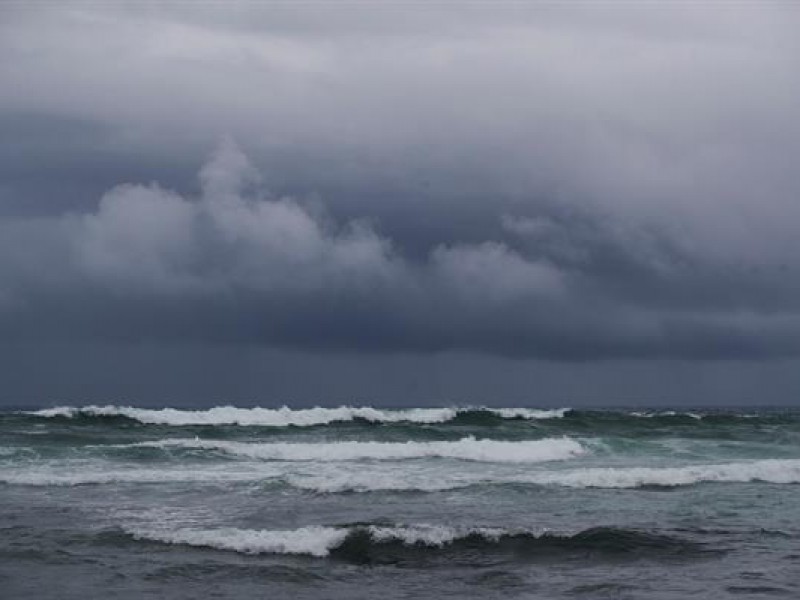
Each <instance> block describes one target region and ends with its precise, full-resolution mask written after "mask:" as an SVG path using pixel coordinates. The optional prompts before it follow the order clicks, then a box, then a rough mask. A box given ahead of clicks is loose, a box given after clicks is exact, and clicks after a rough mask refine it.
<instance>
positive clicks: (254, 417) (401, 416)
mask: <svg viewBox="0 0 800 600" xmlns="http://www.w3.org/2000/svg"><path fill="white" fill-rule="evenodd" d="M472 410H485V411H487V412H491V413H494V414H497V415H499V416H501V417H503V418H516V419H554V418H561V417H563V416H564V415H565V414H566V413H567V411H568V410H569V409H567V408H560V409H553V410H537V409H530V408H500V409H493V408H410V409H404V410H386V409H378V408H372V407H370V406H361V407H353V406H339V407H335V408H323V407H315V408H304V409H291V408H289V407H287V406H283V407H281V408H274V409H273V408H258V407H257V408H237V407H234V406H217V407H214V408H210V409H208V410H179V409H175V408H162V409H144V408H134V407H132V406H84V407H74V406H59V407H56V408H47V409H43V410H37V411H33V412H31V413H28V414H32V415H36V416H39V417H68V418H74V417H78V416H82V415H83V416H99V417H114V416H123V417H127V418H129V419H134V420H136V421H139V422H141V423H145V424H148V425H175V426H181V425H242V426H265V427H288V426H290V425H294V426H297V427H308V426H312V425H327V424H329V423H335V422H343V421H353V420H355V419H363V420H366V421H370V422H373V423H401V422H409V423H422V424H426V423H427V424H431V423H444V422H447V421H451V420H453V419H454V418H456V416H457V415H458V414H459V413H463V412H468V411H472Z"/></svg>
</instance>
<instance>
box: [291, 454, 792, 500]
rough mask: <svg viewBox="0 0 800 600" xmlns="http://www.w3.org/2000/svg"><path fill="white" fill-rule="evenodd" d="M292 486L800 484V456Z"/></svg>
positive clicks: (343, 475)
mask: <svg viewBox="0 0 800 600" xmlns="http://www.w3.org/2000/svg"><path fill="white" fill-rule="evenodd" d="M284 479H285V481H286V482H287V483H288V484H289V485H292V486H293V487H297V488H301V489H307V490H313V491H316V492H323V493H338V492H374V491H420V492H436V491H444V490H453V489H459V488H466V487H470V486H475V485H508V484H522V485H540V486H558V487H570V488H641V487H650V486H653V487H656V486H658V487H680V486H689V485H696V484H699V483H714V482H716V483H750V482H762V483H773V484H796V483H800V459H767V460H756V461H750V462H735V463H725V464H704V465H691V466H683V467H608V468H601V467H596V468H585V469H564V470H558V471H539V472H534V473H492V474H483V475H482V474H479V473H436V474H426V473H418V472H412V471H399V470H393V471H392V472H379V473H376V472H329V473H318V474H305V475H303V474H290V475H287V476H286V477H285V478H284Z"/></svg>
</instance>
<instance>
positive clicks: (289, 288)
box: [0, 140, 800, 360]
mask: <svg viewBox="0 0 800 600" xmlns="http://www.w3.org/2000/svg"><path fill="white" fill-rule="evenodd" d="M199 181H200V190H201V191H200V194H199V196H198V197H196V198H187V197H184V196H182V195H181V194H179V193H177V192H174V191H169V190H166V189H163V188H161V187H159V186H158V185H157V184H150V185H133V184H128V185H121V186H118V187H115V188H113V189H111V190H109V191H108V192H107V193H106V194H105V195H104V196H103V197H102V198H101V200H100V202H99V206H98V207H97V208H96V210H94V211H93V212H89V213H71V214H66V215H62V216H55V217H39V218H17V219H6V220H4V221H3V222H2V228H3V236H2V246H3V248H2V250H3V252H2V257H3V258H2V260H0V274H2V278H1V279H0V281H2V282H3V285H2V286H1V287H0V292H2V299H3V307H4V310H3V313H2V317H3V318H2V321H0V323H2V326H3V330H4V333H5V335H6V336H10V337H12V338H18V337H19V338H24V337H29V336H33V337H39V336H40V337H42V338H43V339H51V338H56V339H59V338H63V337H65V336H66V337H70V338H77V339H82V338H87V339H99V340H105V341H119V340H126V339H127V340H138V339H150V340H159V339H160V340H163V341H181V340H189V341H195V342H197V341H201V342H202V341H206V342H248V343H261V344H267V345H270V344H276V345H284V346H289V347H299V348H305V349H312V350H329V349H346V350H357V351H364V350H369V351H375V350H377V351H385V352H397V351H425V352H431V351H444V350H454V349H455V350H458V349H466V350H473V351H479V352H486V353H497V354H502V355H510V356H532V357H538V358H553V359H568V360H583V359H592V358H613V357H640V358H641V357H702V358H734V357H747V356H754V357H755V356H770V355H793V354H796V353H797V352H798V350H800V330H798V315H797V308H798V305H797V303H796V298H794V299H792V298H790V295H791V294H790V293H789V292H790V291H791V290H788V289H787V286H786V285H785V284H784V282H783V277H777V278H772V277H770V276H769V274H768V275H767V276H766V277H764V281H762V282H760V285H761V287H760V289H758V290H756V289H755V288H756V286H755V283H756V282H755V280H757V277H756V276H754V275H753V274H751V273H749V272H748V271H744V272H742V273H737V272H734V273H732V274H727V273H726V271H725V267H726V265H725V264H724V263H722V264H720V263H719V262H716V261H714V260H708V259H707V258H706V257H705V256H704V255H703V254H699V255H694V254H690V253H689V252H688V251H687V250H686V249H685V248H681V247H679V244H678V243H677V242H675V241H674V240H673V239H671V238H669V237H668V235H667V233H665V232H664V231H657V232H655V233H653V232H649V231H648V230H646V229H642V228H636V227H635V226H632V225H630V224H628V225H627V226H624V225H625V224H624V223H622V224H621V223H619V222H618V221H611V222H605V223H604V222H602V221H598V220H597V219H596V218H593V217H592V215H591V214H587V215H583V216H582V217H581V218H582V220H581V219H578V218H576V217H574V216H569V215H568V216H566V217H565V216H559V215H558V214H557V213H553V215H552V216H550V217H545V216H539V217H536V218H533V217H513V216H510V215H507V214H505V215H501V216H499V217H498V219H499V220H500V222H501V227H500V229H501V230H502V229H505V230H506V231H508V232H509V233H510V234H512V236H513V239H510V240H507V241H503V240H491V239H489V240H485V241H483V242H480V243H458V244H447V243H442V244H439V245H437V246H436V247H434V248H433V249H432V250H431V251H430V253H429V254H428V255H427V256H426V257H424V258H423V259H422V260H414V259H411V258H409V257H407V256H405V255H404V253H403V252H402V248H399V247H398V246H397V245H396V244H395V243H394V242H393V240H391V239H389V238H387V237H385V236H382V235H381V234H380V233H379V232H378V231H377V230H376V229H375V228H374V226H372V225H371V224H370V223H369V222H367V221H348V222H346V223H343V224H337V223H336V221H335V220H334V219H332V218H331V217H329V216H328V215H326V214H325V212H324V209H323V207H321V206H320V205H319V203H311V204H310V205H307V206H306V205H304V204H303V203H302V202H300V201H298V200H297V199H294V198H290V197H276V196H271V195H270V194H269V192H267V191H266V190H265V189H263V187H262V185H261V183H260V176H259V173H258V171H257V170H256V169H255V168H254V167H253V166H252V165H251V163H250V162H249V160H248V159H247V157H246V156H245V155H244V154H243V153H242V152H241V151H240V150H239V149H238V147H237V146H236V145H235V144H234V143H233V142H232V141H230V140H226V141H224V142H223V143H222V144H221V145H220V147H219V148H218V150H217V151H216V152H215V154H214V155H213V156H212V158H211V159H210V160H209V162H208V163H207V164H206V165H205V166H204V167H203V168H202V170H201V171H200V174H199ZM558 219H561V221H560V222H559V221H558ZM726 275H727V276H728V277H729V280H726V279H725V277H726ZM709 277H712V278H714V279H713V280H712V283H713V285H712V286H709V285H708V284H707V283H705V281H706V280H707V279H708V278H709ZM789 287H790V286H789ZM739 288H742V289H746V290H747V291H749V292H750V294H751V296H752V297H750V296H746V295H744V294H740V295H739V297H738V298H737V299H735V301H732V300H731V299H730V298H729V297H728V295H729V294H731V293H736V292H737V290H738V289H739ZM757 291H760V292H761V293H762V294H763V297H764V298H766V300H764V301H761V302H760V301H759V300H760V299H761V296H760V295H759V293H756V292H757ZM775 293H779V294H781V297H782V302H783V305H784V306H783V307H782V308H783V310H780V311H776V310H775V301H774V300H773V299H771V297H770V295H771V294H775Z"/></svg>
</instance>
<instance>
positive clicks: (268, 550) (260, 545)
mask: <svg viewBox="0 0 800 600" xmlns="http://www.w3.org/2000/svg"><path fill="white" fill-rule="evenodd" d="M359 529H360V530H363V531H365V532H366V533H368V534H369V535H370V536H371V537H372V539H373V540H375V541H376V542H390V541H398V542H401V543H403V544H407V545H414V544H423V545H426V546H434V547H442V546H445V545H447V544H451V543H453V542H454V541H456V540H458V539H461V538H464V537H466V536H468V535H480V536H482V537H484V538H486V539H487V540H497V539H499V538H500V537H502V536H503V535H508V534H514V533H522V532H521V531H508V530H504V529H499V528H489V527H472V528H454V527H445V526H439V525H415V526H411V527H379V526H374V525H370V526H366V527H358V528H356V527H349V528H348V527H320V526H311V527H301V528H300V529H290V530H257V529H238V528H232V527H227V528H220V529H191V528H181V529H175V530H166V529H139V528H134V529H127V532H128V533H129V534H131V535H132V536H133V537H134V538H136V539H139V540H152V541H158V542H163V543H167V544H184V545H187V546H200V547H207V548H216V549H218V550H233V551H235V552H241V553H244V554H307V555H310V556H318V557H324V556H327V555H328V554H329V553H330V551H331V550H332V549H334V548H336V547H337V546H340V545H341V544H342V543H343V542H344V541H345V539H346V538H347V536H348V535H350V534H351V533H352V532H354V531H356V530H359ZM525 533H527V531H526V532H525Z"/></svg>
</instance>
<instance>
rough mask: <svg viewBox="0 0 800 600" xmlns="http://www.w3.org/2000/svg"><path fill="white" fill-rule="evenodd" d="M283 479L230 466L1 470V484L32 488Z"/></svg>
mask: <svg viewBox="0 0 800 600" xmlns="http://www.w3.org/2000/svg"><path fill="white" fill-rule="evenodd" d="M276 477H279V474H277V473H274V472H269V471H264V470H263V469H259V470H252V469H250V470H232V469H231V468H230V467H229V466H225V467H222V468H220V467H217V468H213V469H212V468H208V467H205V468H203V469H190V468H187V467H181V468H171V469H159V468H138V469H118V470H114V469H113V468H112V467H110V466H108V465H106V467H105V468H104V469H103V470H99V469H97V468H94V469H86V468H83V469H72V468H67V467H66V466H62V467H61V468H53V467H50V466H48V467H45V468H36V467H29V468H26V469H24V470H22V469H9V470H4V469H3V470H0V483H5V484H9V485H28V486H35V487H42V486H60V487H72V486H81V485H104V484H115V483H143V484H150V483H201V484H202V483H236V482H244V481H263V480H265V479H271V478H276Z"/></svg>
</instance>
